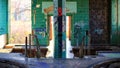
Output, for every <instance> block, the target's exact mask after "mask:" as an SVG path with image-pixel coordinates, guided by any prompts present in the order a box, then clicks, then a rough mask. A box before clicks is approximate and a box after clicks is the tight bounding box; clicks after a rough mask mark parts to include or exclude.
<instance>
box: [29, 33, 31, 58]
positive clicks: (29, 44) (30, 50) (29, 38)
mask: <svg viewBox="0 0 120 68" xmlns="http://www.w3.org/2000/svg"><path fill="white" fill-rule="evenodd" d="M29 57H31V34H29Z"/></svg>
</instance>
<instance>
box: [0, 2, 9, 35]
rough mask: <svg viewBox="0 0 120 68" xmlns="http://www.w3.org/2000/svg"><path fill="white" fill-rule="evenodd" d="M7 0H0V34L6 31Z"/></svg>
mask: <svg viewBox="0 0 120 68" xmlns="http://www.w3.org/2000/svg"><path fill="white" fill-rule="evenodd" d="M7 13H8V0H0V35H2V34H6V33H7V29H8V28H7V26H8V25H7V24H8V14H7Z"/></svg>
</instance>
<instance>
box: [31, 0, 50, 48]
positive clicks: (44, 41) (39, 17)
mask: <svg viewBox="0 0 120 68" xmlns="http://www.w3.org/2000/svg"><path fill="white" fill-rule="evenodd" d="M42 1H51V0H32V30H33V31H35V30H36V29H44V30H45V31H44V33H45V36H44V37H41V34H40V33H39V32H40V31H38V32H35V34H36V35H37V36H38V38H39V43H40V45H43V46H46V45H48V44H49V39H48V38H49V37H48V34H49V32H48V30H47V28H46V19H45V15H44V14H43V13H42ZM37 4H40V7H39V8H37V7H36V5H37ZM34 11H36V13H35V18H36V19H35V20H36V21H35V22H34ZM34 23H35V24H34ZM42 32H43V31H42Z"/></svg>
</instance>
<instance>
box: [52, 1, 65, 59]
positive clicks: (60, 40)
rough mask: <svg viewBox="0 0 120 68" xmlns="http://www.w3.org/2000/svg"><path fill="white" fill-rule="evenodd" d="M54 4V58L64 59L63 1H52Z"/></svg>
mask: <svg viewBox="0 0 120 68" xmlns="http://www.w3.org/2000/svg"><path fill="white" fill-rule="evenodd" d="M53 3H54V13H53V14H54V36H55V43H54V44H55V50H54V58H65V54H66V53H65V51H66V24H65V23H66V22H65V20H66V13H65V0H53Z"/></svg>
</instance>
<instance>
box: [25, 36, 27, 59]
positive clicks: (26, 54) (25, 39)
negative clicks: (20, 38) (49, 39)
mask: <svg viewBox="0 0 120 68" xmlns="http://www.w3.org/2000/svg"><path fill="white" fill-rule="evenodd" d="M25 57H27V37H25Z"/></svg>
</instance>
